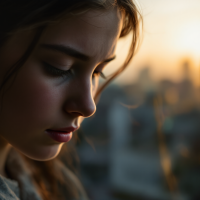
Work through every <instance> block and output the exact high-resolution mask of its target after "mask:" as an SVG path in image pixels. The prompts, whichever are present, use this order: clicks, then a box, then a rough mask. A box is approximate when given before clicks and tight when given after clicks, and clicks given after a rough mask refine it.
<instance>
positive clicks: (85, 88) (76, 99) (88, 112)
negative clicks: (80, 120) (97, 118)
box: [64, 80, 96, 117]
mask: <svg viewBox="0 0 200 200" xmlns="http://www.w3.org/2000/svg"><path fill="white" fill-rule="evenodd" d="M68 90H69V91H67V94H68V95H67V97H66V101H65V106H64V109H65V112H67V113H68V114H70V115H73V116H74V117H78V116H83V117H90V116H92V115H93V114H94V113H95V111H96V104H95V102H94V98H93V94H92V93H93V92H92V81H91V80H88V81H84V82H83V81H79V82H76V83H75V82H74V83H73V84H71V88H68Z"/></svg>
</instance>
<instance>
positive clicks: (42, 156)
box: [17, 144, 63, 161]
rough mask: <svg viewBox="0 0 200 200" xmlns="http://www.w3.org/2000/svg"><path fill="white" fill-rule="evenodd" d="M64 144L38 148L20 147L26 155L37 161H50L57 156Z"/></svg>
mask: <svg viewBox="0 0 200 200" xmlns="http://www.w3.org/2000/svg"><path fill="white" fill-rule="evenodd" d="M62 145H63V144H59V145H52V146H46V147H40V148H36V149H30V148H29V149H18V148H17V149H18V150H19V151H20V152H21V153H22V154H24V155H25V156H26V157H28V158H30V159H32V160H37V161H48V160H52V159H54V158H56V157H57V156H58V154H59V153H60V150H61V148H62Z"/></svg>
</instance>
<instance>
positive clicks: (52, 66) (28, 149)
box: [0, 9, 122, 160]
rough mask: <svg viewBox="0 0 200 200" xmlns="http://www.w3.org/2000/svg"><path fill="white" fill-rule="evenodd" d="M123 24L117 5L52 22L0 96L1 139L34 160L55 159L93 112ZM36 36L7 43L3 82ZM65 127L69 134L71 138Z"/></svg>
mask: <svg viewBox="0 0 200 200" xmlns="http://www.w3.org/2000/svg"><path fill="white" fill-rule="evenodd" d="M121 26H122V20H121V15H120V13H119V11H117V9H113V10H106V11H97V10H90V11H88V12H86V13H84V14H81V15H73V16H72V15H71V16H68V17H67V18H65V19H63V20H62V21H60V22H57V23H54V24H51V25H49V26H48V27H47V28H46V29H45V31H44V33H43V34H42V36H41V38H40V40H39V42H38V44H37V46H36V48H35V49H34V51H33V52H32V54H31V56H30V57H29V58H28V59H27V61H26V62H25V64H24V65H23V66H22V67H21V68H20V70H19V71H18V72H17V74H16V78H15V80H14V83H13V84H12V86H11V87H10V88H9V90H8V91H7V92H6V93H5V95H4V96H3V99H1V100H0V103H1V105H2V108H1V112H0V142H1V143H3V142H5V143H9V144H11V145H12V146H13V147H15V148H16V149H18V150H19V151H21V152H22V153H23V154H25V155H26V156H28V157H30V158H32V159H35V160H48V159H52V158H54V157H55V156H56V155H57V154H58V153H59V151H60V149H61V147H62V145H63V141H65V142H66V141H68V140H69V139H70V138H71V135H72V133H70V132H71V131H73V128H78V127H79V121H80V118H81V117H83V118H85V117H89V116H91V115H93V114H94V112H95V110H96V106H95V102H94V94H95V92H96V89H97V85H98V76H99V72H101V71H102V70H103V68H104V67H105V65H106V64H107V63H108V62H109V61H111V60H112V59H113V58H114V56H115V53H114V51H115V46H116V42H117V40H118V38H119V34H120V31H121ZM33 36H34V33H33V31H30V30H29V31H23V32H22V31H21V32H18V33H16V34H15V35H13V36H12V37H11V38H10V39H9V40H8V41H7V43H6V44H5V45H4V46H3V47H2V49H1V51H0V63H1V64H0V80H2V79H3V76H4V75H5V73H6V71H7V70H8V69H9V68H10V67H11V66H12V65H13V64H15V63H16V62H17V61H18V60H19V58H21V56H22V55H23V54H24V53H25V51H26V49H27V47H28V45H29V44H30V42H31V41H32V38H33ZM12 80H13V79H10V80H9V81H10V83H11V82H12ZM8 84H9V83H8ZM62 129H63V130H62ZM61 130H62V131H64V132H69V133H68V134H65V136H66V137H63V136H61V137H60V136H59V134H58V133H61V132H60V131H61Z"/></svg>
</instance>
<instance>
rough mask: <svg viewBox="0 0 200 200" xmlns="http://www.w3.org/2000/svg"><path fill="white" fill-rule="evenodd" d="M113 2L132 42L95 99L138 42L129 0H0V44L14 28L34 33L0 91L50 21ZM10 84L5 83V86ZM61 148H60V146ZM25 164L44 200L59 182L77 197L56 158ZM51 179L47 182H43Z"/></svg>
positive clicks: (136, 16) (56, 194)
mask: <svg viewBox="0 0 200 200" xmlns="http://www.w3.org/2000/svg"><path fill="white" fill-rule="evenodd" d="M114 6H117V7H118V8H119V9H120V10H121V12H122V13H123V14H124V22H123V27H122V31H121V35H120V37H125V36H127V35H128V34H129V33H130V32H132V42H131V45H130V49H129V53H128V55H127V58H126V60H125V62H124V64H123V65H122V66H121V67H120V68H119V69H117V70H116V72H115V73H113V74H112V75H111V76H110V77H109V79H108V80H107V81H106V83H105V84H104V85H103V86H101V88H99V90H98V91H97V94H96V97H95V99H96V98H97V97H98V95H99V94H100V93H101V91H102V90H103V89H104V88H105V86H106V85H107V84H108V83H110V82H111V81H112V80H113V79H114V78H115V77H117V76H118V75H119V74H120V73H121V72H122V71H123V70H124V69H125V68H126V67H127V66H128V64H129V63H130V61H131V59H132V57H133V55H134V53H135V51H136V49H137V47H138V44H139V33H140V25H141V24H142V23H140V21H141V20H142V17H141V15H140V13H139V11H138V9H137V7H136V5H135V4H134V3H133V1H132V0H29V1H23V0H6V1H1V2H0V24H1V31H0V46H2V45H3V44H4V42H5V41H6V40H7V39H9V37H10V36H11V35H12V34H15V31H16V30H18V29H26V28H33V29H34V30H36V34H35V37H34V39H33V40H32V42H31V44H30V45H29V47H28V49H27V51H26V53H25V54H24V55H23V56H22V57H21V58H20V60H19V61H18V62H17V63H15V64H14V65H13V66H12V67H11V68H10V69H9V70H8V72H7V73H6V74H5V77H4V79H3V80H2V83H1V85H0V91H1V92H2V94H1V95H2V97H3V94H4V93H5V92H6V89H5V86H7V85H6V83H7V81H8V80H9V79H10V78H13V81H14V77H15V75H16V72H17V71H18V70H19V69H20V67H21V66H22V65H23V64H24V63H25V61H26V60H27V58H28V57H29V56H30V54H31V53H32V51H33V49H34V48H35V46H36V44H37V42H38V40H39V38H40V36H41V34H42V32H43V30H44V29H45V27H46V26H47V25H48V24H49V23H50V22H52V21H55V20H59V19H61V18H62V16H63V15H65V14H66V13H70V12H74V11H75V10H85V9H91V8H92V9H109V8H110V7H114ZM5 19H6V20H5ZM9 87H10V86H7V89H9ZM62 151H64V149H63V150H62ZM25 160H26V161H27V164H29V165H30V166H31V169H32V174H33V175H32V176H33V179H34V180H35V182H36V184H37V185H38V188H39V193H40V194H41V196H42V197H43V199H44V200H51V199H61V198H62V196H61V195H60V191H59V187H58V185H59V186H61V185H63V187H65V190H66V191H67V192H66V194H67V196H65V197H66V199H74V198H76V197H77V190H76V188H74V189H72V188H70V180H63V178H62V175H61V174H58V173H57V170H58V169H57V165H56V162H57V159H54V160H51V161H45V162H40V161H34V160H31V159H29V158H27V157H25ZM47 183H51V184H47Z"/></svg>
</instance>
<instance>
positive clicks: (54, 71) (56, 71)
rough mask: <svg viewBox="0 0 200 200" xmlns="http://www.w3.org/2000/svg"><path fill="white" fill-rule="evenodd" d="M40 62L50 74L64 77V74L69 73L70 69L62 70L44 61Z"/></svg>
mask: <svg viewBox="0 0 200 200" xmlns="http://www.w3.org/2000/svg"><path fill="white" fill-rule="evenodd" d="M42 64H43V66H44V70H45V72H46V73H48V74H49V75H50V76H53V77H63V78H65V77H66V76H68V75H70V74H71V70H62V69H59V68H57V67H54V66H53V65H51V64H49V63H47V62H44V61H43V62H42Z"/></svg>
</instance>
